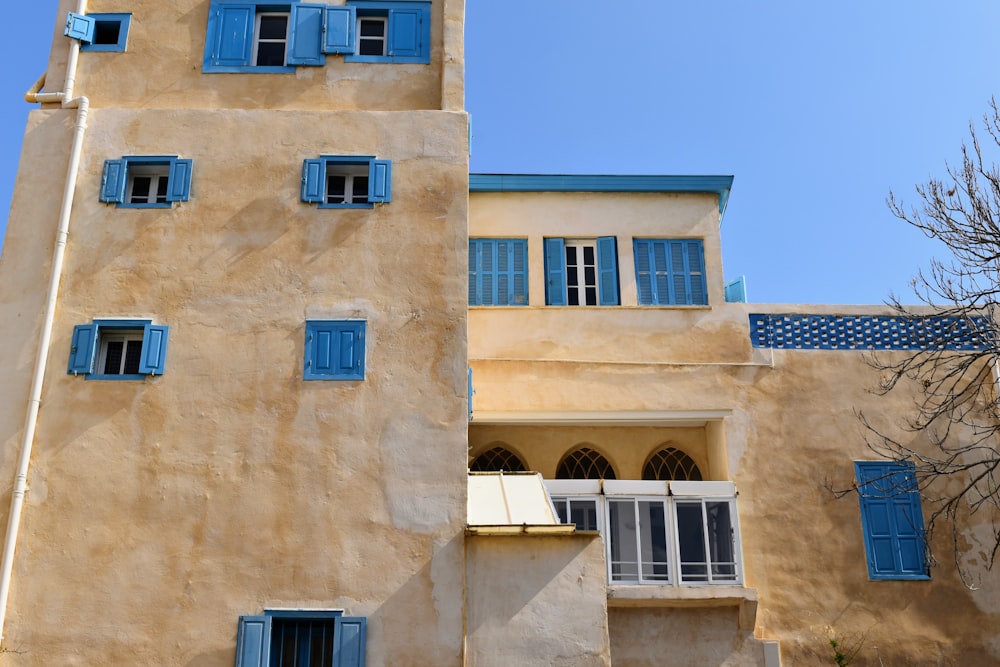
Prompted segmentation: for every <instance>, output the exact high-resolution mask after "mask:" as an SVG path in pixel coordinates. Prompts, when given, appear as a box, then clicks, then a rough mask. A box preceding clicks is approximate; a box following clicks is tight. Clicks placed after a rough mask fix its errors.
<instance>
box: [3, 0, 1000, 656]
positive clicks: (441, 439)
mask: <svg viewBox="0 0 1000 667" xmlns="http://www.w3.org/2000/svg"><path fill="white" fill-rule="evenodd" d="M123 10H124V11H123ZM463 27H464V5H463V2H462V0H346V2H344V1H342V0H333V1H331V2H318V3H300V2H286V3H255V2H243V1H238V0H176V1H175V2H171V3H162V2H151V1H149V0H137V1H136V2H132V3H127V4H125V5H123V4H122V3H115V2H112V1H111V0H90V1H89V2H88V1H87V0H61V2H60V3H59V14H58V17H57V20H56V25H55V29H54V33H53V48H52V52H51V56H50V59H49V62H48V66H47V70H46V72H45V76H44V77H43V79H41V80H40V81H39V83H38V84H37V85H36V86H35V87H34V88H33V89H32V90H31V91H29V93H28V98H29V100H30V101H32V102H34V103H37V104H39V108H38V109H37V110H35V111H33V112H32V113H31V115H30V118H29V122H28V127H27V130H26V133H25V141H24V148H23V152H22V156H21V163H20V170H19V174H18V180H17V183H16V187H15V194H14V200H13V204H12V209H11V215H10V221H9V226H8V231H7V236H6V239H5V244H4V249H3V257H2V259H0V323H2V328H0V336H2V338H3V342H4V345H2V346H0V368H2V369H3V373H4V378H5V380H4V382H3V383H2V387H0V391H2V399H3V400H0V444H2V450H0V490H2V492H3V494H4V497H3V498H2V500H4V501H6V502H5V503H4V505H3V506H4V507H9V510H8V512H7V524H6V531H5V542H4V551H3V556H2V566H0V631H2V636H3V645H4V646H5V647H7V648H8V649H12V650H13V651H14V652H11V653H6V654H3V655H0V660H2V661H8V662H10V663H11V664H25V665H28V664H31V665H56V664H58V665H102V664H113V665H187V666H194V665H199V666H208V665H231V664H234V663H235V664H236V665H237V666H238V667H251V666H263V665H283V666H289V665H297V666H299V667H303V666H306V665H308V666H314V665H324V666H329V665H334V666H336V667H360V666H362V665H369V666H373V667H374V666H383V665H384V666H392V667H407V666H410V665H413V666H417V665H427V666H431V667H444V666H448V665H455V666H459V665H482V666H501V667H505V666H508V665H511V666H513V665H517V666H520V665H538V666H548V665H566V666H569V665H572V666H576V665H615V666H616V667H619V666H645V665H692V666H704V665H720V666H721V665H762V666H767V667H774V666H776V665H779V664H786V665H787V664H829V663H831V662H832V651H831V650H830V646H829V639H830V638H831V637H835V638H837V639H838V640H841V641H842V642H843V643H845V644H848V645H851V644H854V643H856V644H857V645H858V649H859V650H858V654H857V657H856V659H855V663H854V664H872V665H875V664H884V665H902V664H948V665H987V664H997V663H1000V633H998V632H997V631H996V627H998V621H1000V591H998V590H997V584H996V582H995V580H994V579H992V578H989V576H987V578H985V579H984V580H983V581H982V583H981V586H980V588H979V589H978V590H970V589H968V588H966V587H965V586H963V585H962V582H961V581H959V579H958V576H957V574H956V572H955V570H954V568H953V567H949V566H948V565H947V563H948V562H949V561H948V560H947V559H945V558H943V559H941V562H940V564H938V565H935V566H932V565H931V563H930V561H929V560H928V558H927V550H926V549H925V548H924V546H925V544H924V536H923V533H922V520H919V519H920V512H921V510H922V509H923V505H922V501H921V499H920V497H919V495H918V494H917V493H916V492H915V491H912V490H911V488H910V486H909V485H910V483H911V482H912V479H911V474H910V473H909V472H908V469H907V468H906V467H905V466H887V464H885V463H884V462H880V461H878V460H877V459H876V457H875V456H874V455H873V454H872V453H871V451H869V450H868V449H867V447H866V446H865V442H864V438H863V434H862V432H861V428H860V424H859V423H858V420H857V418H856V416H855V410H856V409H857V408H859V407H864V408H865V409H866V411H867V412H868V413H869V414H871V415H873V416H874V418H875V419H877V420H879V421H880V423H884V424H887V425H892V424H893V423H895V422H896V421H897V420H898V419H899V418H900V416H901V415H904V414H905V413H906V410H907V409H908V408H909V403H910V402H911V401H912V398H913V395H914V394H913V393H912V392H910V393H907V392H906V391H901V392H897V393H896V394H894V395H893V396H891V397H887V398H884V399H875V398H873V397H872V396H871V395H870V394H869V393H868V389H869V388H870V387H871V386H872V385H873V384H874V382H875V378H874V376H873V372H872V370H871V369H870V368H869V367H868V366H867V365H866V364H865V361H864V359H863V356H862V353H861V351H860V350H861V349H872V348H876V349H885V350H886V354H906V353H907V352H906V348H907V343H906V342H905V341H907V340H909V339H908V338H907V337H908V336H910V335H911V334H912V333H913V331H912V326H913V325H912V323H908V322H906V321H902V320H899V319H894V318H892V317H890V316H889V314H887V313H885V312H884V310H882V309H877V308H855V309H850V310H849V311H845V310H844V309H839V308H838V309H834V308H829V307H815V306H809V307H789V306H761V305H756V304H755V305H748V304H746V303H745V302H744V301H745V299H742V298H741V294H740V285H739V284H738V283H737V284H730V285H727V284H725V281H724V279H723V270H722V261H721V257H722V254H721V246H720V243H721V241H720V238H721V237H720V225H721V221H722V216H723V213H724V210H725V206H726V202H727V200H728V197H729V193H730V189H731V185H732V179H731V178H730V177H726V176H524V175H520V176H518V175H482V174H480V175H472V176H471V177H470V175H469V173H468V119H467V117H466V114H465V112H464V108H463V105H464V100H463V96H464V91H463V85H464V71H463V62H464V56H463ZM466 251H468V254H466ZM727 297H728V298H727ZM900 340H903V341H904V342H903V343H900V342H899V341H900ZM470 393H471V397H470ZM915 444H916V445H919V442H916V443H915ZM470 469H471V470H472V471H473V472H472V473H471V474H470V473H469V472H468V471H469V470H470ZM884 479H890V480H893V481H898V482H899V484H897V485H895V488H896V489H897V490H901V491H899V492H897V493H892V494H887V493H885V489H884V488H882V487H883V485H882V484H881V482H882V480H884ZM852 485H857V488H858V489H859V490H860V493H851V494H848V495H845V496H844V497H841V498H837V497H836V496H835V495H834V494H833V493H831V492H830V490H829V489H830V488H848V489H849V488H851V487H852ZM859 498H860V499H859ZM983 527H984V529H985V528H988V524H986V523H984V524H983ZM986 538H988V535H986V537H984V532H977V531H976V530H972V531H971V532H967V533H963V534H962V544H961V549H962V553H963V554H964V555H963V558H965V559H966V560H967V561H968V562H970V563H971V562H972V561H974V560H975V559H976V558H980V557H981V556H980V551H981V550H982V549H983V548H984V545H985V544H988V540H987V539H986ZM939 541H940V540H939ZM930 546H931V547H933V549H932V552H933V553H942V552H943V551H944V550H945V547H946V546H947V544H945V543H941V544H938V543H937V542H933V543H932V544H931V545H930Z"/></svg>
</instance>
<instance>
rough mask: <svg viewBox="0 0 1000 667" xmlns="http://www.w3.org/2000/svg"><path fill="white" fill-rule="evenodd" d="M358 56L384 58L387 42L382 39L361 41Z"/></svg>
mask: <svg viewBox="0 0 1000 667" xmlns="http://www.w3.org/2000/svg"><path fill="white" fill-rule="evenodd" d="M358 55H362V56H384V55H385V42H384V41H383V40H381V39H364V38H362V39H359V40H358Z"/></svg>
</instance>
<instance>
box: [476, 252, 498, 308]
mask: <svg viewBox="0 0 1000 667" xmlns="http://www.w3.org/2000/svg"><path fill="white" fill-rule="evenodd" d="M496 257H497V248H496V242H494V241H493V240H492V239H482V240H480V241H479V305H481V306H495V305H496V302H497V295H496V282H497V281H496V270H497V263H496Z"/></svg>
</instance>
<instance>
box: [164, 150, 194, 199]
mask: <svg viewBox="0 0 1000 667" xmlns="http://www.w3.org/2000/svg"><path fill="white" fill-rule="evenodd" d="M167 186H168V190H167V201H187V200H188V199H189V198H190V197H191V160H181V159H177V160H171V161H170V173H169V175H168V176H167Z"/></svg>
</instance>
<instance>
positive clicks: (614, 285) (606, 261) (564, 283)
mask: <svg viewBox="0 0 1000 667" xmlns="http://www.w3.org/2000/svg"><path fill="white" fill-rule="evenodd" d="M591 241H592V242H593V243H594V248H595V261H596V273H597V303H596V304H594V305H590V306H588V305H586V304H573V305H572V306H570V303H569V280H568V272H567V267H566V247H567V245H566V244H567V243H570V244H580V243H584V244H585V243H590V242H591ZM544 244H545V305H547V306H570V307H572V308H597V307H602V306H618V305H621V294H620V290H619V278H618V264H619V262H618V239H617V238H616V237H614V236H598V237H596V238H593V239H589V238H576V237H574V238H563V237H546V238H545V240H544Z"/></svg>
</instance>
